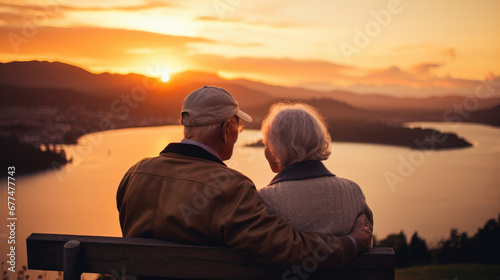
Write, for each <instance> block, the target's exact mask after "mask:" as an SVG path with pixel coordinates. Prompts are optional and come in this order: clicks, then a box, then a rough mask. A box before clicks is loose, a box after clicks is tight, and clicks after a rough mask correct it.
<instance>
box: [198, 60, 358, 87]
mask: <svg viewBox="0 0 500 280" xmlns="http://www.w3.org/2000/svg"><path fill="white" fill-rule="evenodd" d="M192 60H193V61H196V66H197V67H198V68H199V69H201V70H208V71H212V72H226V73H233V74H235V75H240V76H247V77H253V78H257V79H259V80H261V81H270V82H271V83H272V81H281V82H284V83H288V84H290V83H291V84H298V83H301V82H311V81H325V80H327V81H338V82H340V81H341V80H342V79H346V78H349V77H348V76H347V75H346V74H345V73H346V72H348V71H351V70H354V69H355V68H354V67H351V66H345V65H341V64H336V63H332V62H327V61H319V60H294V59H289V58H252V57H235V58H227V57H221V56H217V55H201V54H199V55H195V56H194V57H193V59H192Z"/></svg>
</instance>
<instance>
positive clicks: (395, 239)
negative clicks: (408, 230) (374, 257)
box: [378, 231, 409, 267]
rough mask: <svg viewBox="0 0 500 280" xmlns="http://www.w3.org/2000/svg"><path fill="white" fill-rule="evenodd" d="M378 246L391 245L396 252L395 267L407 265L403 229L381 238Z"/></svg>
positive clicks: (407, 252) (406, 249) (406, 247)
mask: <svg viewBox="0 0 500 280" xmlns="http://www.w3.org/2000/svg"><path fill="white" fill-rule="evenodd" d="M378 246H380V247H391V248H393V249H394V252H395V253H396V267H405V266H408V265H409V251H408V243H407V242H406V235H405V234H404V232H403V231H401V232H400V233H399V234H390V235H389V236H387V238H385V239H383V240H381V241H380V242H379V244H378Z"/></svg>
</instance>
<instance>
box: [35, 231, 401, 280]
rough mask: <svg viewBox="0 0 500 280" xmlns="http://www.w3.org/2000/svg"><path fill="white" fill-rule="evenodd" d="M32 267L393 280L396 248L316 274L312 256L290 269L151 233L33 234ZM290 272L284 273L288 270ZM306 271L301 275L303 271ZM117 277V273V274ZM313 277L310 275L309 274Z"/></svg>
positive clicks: (71, 273) (68, 271)
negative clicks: (151, 236) (145, 235)
mask: <svg viewBox="0 0 500 280" xmlns="http://www.w3.org/2000/svg"><path fill="white" fill-rule="evenodd" d="M27 251H28V268H29V269H37V270H53V271H64V280H75V279H80V275H81V273H83V272H89V273H103V274H113V275H115V276H126V279H130V278H128V276H132V275H133V276H151V277H165V278H176V279H305V278H304V275H307V276H310V275H309V274H310V273H313V274H311V275H312V276H314V277H316V278H317V277H320V278H321V279H367V280H369V279H394V272H395V271H394V269H395V268H394V264H395V255H394V251H393V250H392V248H382V247H375V248H373V249H372V250H370V251H369V252H366V253H362V254H359V255H358V256H357V257H356V258H355V259H354V260H352V261H351V262H350V263H349V264H348V265H347V267H345V268H344V269H342V270H341V271H339V272H336V273H328V274H325V273H326V272H321V271H320V273H321V274H318V273H315V270H316V269H315V267H314V265H315V264H314V261H309V262H305V263H304V264H303V266H302V267H298V268H297V269H300V272H297V271H296V270H294V269H292V267H289V268H278V267H276V266H269V265H264V264H262V263H258V262H256V261H254V260H252V259H251V258H248V257H246V256H243V255H241V254H240V253H238V252H236V251H235V250H233V249H231V248H227V247H213V246H196V245H187V244H178V243H173V242H168V241H163V240H157V239H149V238H119V237H101V236H79V235H59V234H40V233H33V234H31V236H30V237H28V239H27ZM284 273H286V274H284ZM301 274H302V275H301ZM117 278H119V277H117ZM307 279H311V277H307Z"/></svg>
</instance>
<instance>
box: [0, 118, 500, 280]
mask: <svg viewBox="0 0 500 280" xmlns="http://www.w3.org/2000/svg"><path fill="white" fill-rule="evenodd" d="M408 125H409V126H421V127H426V128H427V127H428V128H436V129H439V130H441V131H450V132H455V133H457V134H458V135H460V136H461V137H464V138H465V139H467V140H468V141H470V142H472V143H473V145H474V146H473V147H472V148H467V149H458V150H448V151H428V152H426V153H423V152H421V151H418V150H410V149H407V148H400V147H394V146H383V145H371V144H353V143H335V142H334V143H333V145H332V155H331V157H330V159H328V160H327V161H325V165H326V166H327V167H328V168H329V169H330V171H332V172H333V173H335V174H336V175H338V176H341V177H345V178H348V179H351V180H353V181H355V182H357V183H358V184H359V185H360V186H361V188H362V189H363V191H364V194H365V196H366V199H367V202H368V205H369V206H370V207H371V209H372V210H373V213H374V220H375V228H374V231H375V235H376V237H377V238H378V239H379V240H380V239H382V238H385V237H386V236H387V235H388V234H390V233H398V232H400V231H401V230H404V232H405V233H406V235H407V237H408V238H410V236H411V234H413V232H415V231H418V233H419V235H420V236H421V237H423V238H425V239H426V240H427V242H428V244H430V245H431V246H432V245H436V244H437V242H438V241H439V240H440V239H442V238H447V237H448V236H449V231H450V229H451V228H458V229H459V230H460V231H466V232H468V233H469V234H471V235H472V234H475V233H476V231H477V228H479V227H481V226H482V225H484V223H485V222H486V221H487V220H488V219H491V218H497V217H498V214H499V212H500V129H498V128H493V127H489V126H484V125H477V124H453V123H412V124H408ZM259 137H260V132H259V131H256V130H253V131H252V130H246V131H244V132H243V133H242V134H240V138H239V140H238V142H237V144H236V147H235V151H234V155H233V158H232V159H231V160H229V161H227V162H226V163H227V164H228V165H229V166H230V167H233V168H235V169H237V170H239V171H241V172H243V173H244V174H246V175H247V176H248V177H249V178H250V179H252V180H253V182H254V183H255V185H256V186H257V188H261V187H264V186H265V185H266V184H267V183H268V182H269V181H270V180H271V179H272V177H273V176H274V175H275V174H273V173H272V172H271V170H270V168H269V166H268V164H267V161H266V159H265V157H264V150H263V148H250V147H245V146H244V145H245V144H246V143H251V142H254V141H256V140H257V139H259ZM181 139H182V128H181V127H180V126H165V127H152V128H132V129H122V130H114V131H108V132H104V133H102V132H101V133H95V134H89V135H86V136H84V137H83V138H81V139H80V141H79V144H78V145H72V146H65V149H66V151H67V153H68V155H69V156H72V157H73V159H74V161H73V163H72V164H70V165H67V166H66V167H64V168H62V169H61V170H58V171H47V172H44V173H38V174H35V175H28V176H23V175H22V174H21V171H20V170H18V172H17V173H16V174H15V177H16V194H15V198H16V215H17V217H18V220H17V222H16V251H17V252H16V254H17V257H18V258H17V264H16V267H17V269H21V266H22V265H24V264H26V263H27V262H26V253H25V251H26V245H25V239H26V238H27V237H28V236H29V234H30V233H33V232H37V233H60V234H80V235H102V236H121V232H120V225H119V221H118V212H117V210H116V202H115V194H116V189H117V186H118V184H119V182H120V180H121V178H122V176H123V174H124V173H125V172H126V171H127V169H128V168H129V167H130V166H131V165H132V164H134V163H135V162H136V161H137V160H139V159H141V158H143V157H147V156H155V155H157V154H158V153H159V152H160V151H161V150H162V149H163V148H164V147H165V146H166V144H168V143H169V142H178V141H180V140H181ZM334 140H335V139H334ZM420 140H423V139H420ZM388 178H390V179H389V180H388ZM4 180H5V182H4V183H2V184H1V187H0V190H1V192H0V201H3V202H2V204H1V205H2V208H4V209H2V210H1V211H0V215H1V216H0V218H1V220H2V221H3V222H2V223H5V224H7V212H8V211H7V209H6V208H7V207H6V201H7V183H6V181H7V179H4ZM308 203H314V202H313V201H311V202H308ZM5 228H6V226H5V225H3V226H2V231H1V235H0V260H2V261H6V260H7V257H6V254H7V242H6V241H7V239H6V238H7V235H6V234H5V233H6V230H5ZM5 269H6V266H5ZM33 273H34V274H33V275H32V277H35V276H37V275H38V274H36V273H37V272H33ZM10 277H11V279H14V275H12V274H10ZM49 278H50V277H49Z"/></svg>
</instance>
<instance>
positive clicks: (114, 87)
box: [0, 61, 500, 138]
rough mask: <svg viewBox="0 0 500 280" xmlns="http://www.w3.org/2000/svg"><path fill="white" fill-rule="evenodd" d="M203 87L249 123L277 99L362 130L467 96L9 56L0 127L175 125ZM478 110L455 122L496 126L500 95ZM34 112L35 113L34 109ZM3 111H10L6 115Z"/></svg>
mask: <svg viewBox="0 0 500 280" xmlns="http://www.w3.org/2000/svg"><path fill="white" fill-rule="evenodd" d="M204 85H216V86H220V87H223V88H225V89H227V90H228V91H229V92H230V93H231V94H232V95H233V96H234V97H235V99H236V100H238V102H239V104H240V107H241V109H242V110H244V111H246V112H248V113H249V114H250V115H252V117H253V118H254V120H255V121H254V122H253V123H252V124H248V125H249V127H251V128H259V127H260V123H261V121H262V119H263V118H264V116H265V114H266V112H267V110H268V108H269V106H270V105H271V104H273V103H274V102H276V101H278V100H282V101H301V102H306V103H309V104H311V105H313V106H315V107H317V108H318V109H319V110H320V111H321V113H322V114H323V116H324V117H325V119H327V120H328V121H329V122H330V123H331V124H333V125H334V126H335V125H336V124H340V123H341V122H342V123H363V125H362V126H360V127H364V128H366V127H370V126H367V125H366V123H375V122H376V123H385V124H389V125H399V124H401V123H403V122H407V121H443V120H445V119H446V114H445V113H446V112H448V115H453V114H449V113H450V110H451V113H454V112H453V110H455V109H456V106H462V107H463V105H464V104H465V103H464V102H467V97H466V96H458V95H450V96H445V97H430V98H415V97H408V98H399V97H394V96H389V95H382V94H357V93H353V92H347V91H329V92H324V91H317V90H311V89H303V88H299V87H285V86H276V85H268V84H264V83H260V82H255V81H250V80H245V79H232V80H230V79H224V78H221V77H220V76H218V75H216V74H214V73H204V72H195V71H186V72H182V73H177V74H173V75H171V77H170V80H169V81H168V82H167V83H163V82H161V81H160V79H158V78H152V77H148V76H144V75H140V74H133V73H132V74H127V75H122V74H110V73H100V74H94V73H91V72H89V71H87V70H84V69H82V68H80V67H77V66H74V65H70V64H65V63H61V62H47V61H14V62H9V63H0V97H1V98H2V105H1V106H2V107H3V108H4V110H3V111H4V113H3V115H0V132H1V130H2V129H3V130H4V133H3V134H4V135H6V134H8V133H7V132H5V131H8V130H12V127H13V126H15V129H17V130H19V129H20V130H30V129H33V128H36V127H38V128H40V127H43V129H42V130H45V131H46V130H47V129H48V128H47V124H46V123H47V121H46V122H38V121H37V120H38V119H39V118H40V116H43V114H47V112H46V111H47V110H45V111H43V110H42V112H41V113H40V112H38V111H36V110H31V112H22V113H19V110H17V109H16V108H41V107H43V108H45V109H46V108H49V109H50V108H56V109H54V110H56V111H54V112H56V113H53V116H52V118H55V119H58V120H61V119H65V118H67V119H70V120H71V121H68V122H63V121H62V120H61V123H60V126H67V125H68V123H69V126H71V129H70V130H71V131H65V133H66V134H67V133H70V134H71V135H70V136H68V135H66V136H67V137H69V138H74V137H78V135H79V134H81V132H79V131H89V130H90V129H95V128H96V127H99V125H100V122H101V123H102V120H103V119H104V118H106V119H107V120H110V122H111V123H112V126H110V127H108V128H119V127H130V126H139V125H141V126H143V125H161V124H174V123H178V119H179V116H180V110H181V105H182V101H183V99H184V98H185V96H186V95H187V94H189V93H190V92H191V91H193V90H195V89H197V88H199V87H202V86H204ZM475 109H476V110H474V111H473V112H467V114H468V115H467V117H463V118H462V119H460V121H474V122H480V123H486V124H490V125H496V126H500V118H499V115H500V98H489V99H481V100H479V99H478V100H477V108H475ZM16 110H17V111H16ZM21 111H22V110H21ZM35 111H36V112H38V113H33V112H35ZM49 111H50V110H49ZM12 112H14V113H12ZM44 112H45V113H44ZM469 113H470V114H469ZM8 114H10V115H12V114H14V116H10V117H6V115H8ZM30 114H31V115H30ZM457 114H458V113H457ZM56 115H57V116H56ZM461 116H464V115H461ZM22 118H28V119H29V118H32V119H34V120H28V121H23V120H22ZM47 118H49V117H47ZM452 120H453V119H452ZM49 122H50V121H49ZM47 134H51V133H50V132H47ZM66 136H65V137H66ZM35 138H36V137H35Z"/></svg>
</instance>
